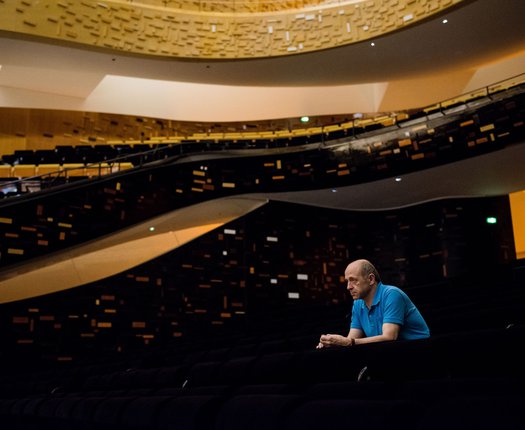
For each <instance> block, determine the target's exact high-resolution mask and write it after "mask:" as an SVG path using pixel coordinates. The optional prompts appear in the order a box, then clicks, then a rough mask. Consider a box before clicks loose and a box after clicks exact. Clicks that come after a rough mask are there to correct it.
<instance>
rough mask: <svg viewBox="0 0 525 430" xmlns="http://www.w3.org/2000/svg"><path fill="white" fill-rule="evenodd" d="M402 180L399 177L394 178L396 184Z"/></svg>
mask: <svg viewBox="0 0 525 430" xmlns="http://www.w3.org/2000/svg"><path fill="white" fill-rule="evenodd" d="M402 180H403V178H401V177H399V176H396V179H395V181H396V182H401V181H402Z"/></svg>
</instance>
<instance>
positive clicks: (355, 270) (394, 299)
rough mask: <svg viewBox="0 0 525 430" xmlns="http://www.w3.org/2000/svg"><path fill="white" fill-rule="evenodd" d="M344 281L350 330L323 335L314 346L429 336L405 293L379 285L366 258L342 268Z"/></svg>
mask: <svg viewBox="0 0 525 430" xmlns="http://www.w3.org/2000/svg"><path fill="white" fill-rule="evenodd" d="M345 280H346V283H347V286H346V288H347V290H348V291H349V293H350V295H351V296H352V299H354V305H353V307H352V321H351V323H350V332H349V333H348V336H346V337H345V336H341V335H338V334H323V335H322V336H321V339H320V341H319V345H317V348H327V347H332V346H354V345H360V344H364V343H371V342H383V341H388V340H397V339H401V340H410V339H423V338H426V337H429V336H430V330H429V329H428V326H427V323H426V322H425V320H424V319H423V317H422V316H421V314H420V313H419V311H418V309H417V308H416V306H415V305H414V304H413V303H412V301H411V300H410V298H409V297H408V296H407V295H406V293H404V292H403V291H402V290H400V289H399V288H398V287H394V286H392V285H385V284H383V283H382V282H381V278H380V276H379V273H378V271H377V270H376V268H375V267H374V266H373V265H372V263H370V262H369V261H368V260H356V261H353V262H351V263H350V264H349V265H348V266H347V268H346V270H345Z"/></svg>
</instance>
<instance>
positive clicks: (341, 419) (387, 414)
mask: <svg viewBox="0 0 525 430" xmlns="http://www.w3.org/2000/svg"><path fill="white" fill-rule="evenodd" d="M422 413H423V409H422V408H421V407H420V406H419V405H418V404H416V403H414V402H410V401H406V400H355V399H323V400H311V401H306V402H304V403H302V404H301V405H300V406H299V407H297V408H296V409H294V410H293V411H291V413H290V414H289V415H288V417H287V418H286V419H285V422H284V424H283V426H282V429H283V430H299V429H301V430H314V429H315V430H318V429H321V428H322V429H364V428H366V429H368V430H397V429H399V430H410V429H414V428H415V427H416V425H417V423H418V422H419V420H420V419H421V416H422ZM444 428H446V427H444Z"/></svg>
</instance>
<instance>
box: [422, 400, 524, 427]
mask: <svg viewBox="0 0 525 430" xmlns="http://www.w3.org/2000/svg"><path fill="white" fill-rule="evenodd" d="M524 404H525V397H523V396H487V397H477V396H474V397H454V398H451V399H442V400H440V401H437V402H435V403H434V404H433V405H432V406H431V407H429V408H428V410H427V411H426V413H425V415H424V416H423V417H421V419H420V421H419V424H418V426H417V430H438V429H440V430H442V429H447V430H489V429H490V430H492V429H505V430H522V429H523V405H524Z"/></svg>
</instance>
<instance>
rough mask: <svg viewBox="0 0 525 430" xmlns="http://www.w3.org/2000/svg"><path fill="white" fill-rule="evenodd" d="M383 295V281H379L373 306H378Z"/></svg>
mask: <svg viewBox="0 0 525 430" xmlns="http://www.w3.org/2000/svg"><path fill="white" fill-rule="evenodd" d="M381 297H383V283H382V282H381V281H379V282H378V283H377V288H376V292H375V294H374V300H373V301H372V306H376V305H377V304H379V302H380V301H381Z"/></svg>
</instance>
